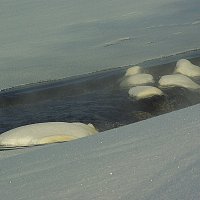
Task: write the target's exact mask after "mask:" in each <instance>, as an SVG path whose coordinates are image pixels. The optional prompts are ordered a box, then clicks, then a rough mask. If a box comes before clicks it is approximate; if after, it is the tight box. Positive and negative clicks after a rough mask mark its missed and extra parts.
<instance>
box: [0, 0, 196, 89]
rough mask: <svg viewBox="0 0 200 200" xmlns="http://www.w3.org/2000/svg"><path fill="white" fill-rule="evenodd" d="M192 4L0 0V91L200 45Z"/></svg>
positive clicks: (192, 1) (161, 0) (180, 1)
mask: <svg viewBox="0 0 200 200" xmlns="http://www.w3.org/2000/svg"><path fill="white" fill-rule="evenodd" d="M199 7H200V1H199V0H190V1H188V0H167V1H166V0H148V1H141V0H123V1H122V0H101V1H95V2H94V1H93V0H84V1H82V0H76V1H73V0H67V1H63V0H57V1H55V0H48V1H39V0H0V27H1V31H0V88H1V89H2V88H8V87H12V86H15V85H20V84H26V83H32V82H38V81H41V80H49V79H58V78H63V77H69V76H72V75H78V74H86V73H89V72H94V71H97V70H102V69H107V68H113V67H118V66H124V65H130V64H136V63H138V62H141V61H144V60H147V59H152V58H158V57H161V56H165V55H171V54H176V53H178V52H184V51H186V50H190V49H196V48H199V47H200V40H199V32H200V14H199Z"/></svg>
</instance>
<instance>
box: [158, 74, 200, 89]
mask: <svg viewBox="0 0 200 200" xmlns="http://www.w3.org/2000/svg"><path fill="white" fill-rule="evenodd" d="M159 84H160V86H161V87H183V88H187V89H194V90H195V89H199V88H200V85H198V84H197V83H195V82H194V81H193V80H191V79H190V78H188V77H187V76H184V75H182V74H172V75H165V76H162V77H161V79H160V80H159Z"/></svg>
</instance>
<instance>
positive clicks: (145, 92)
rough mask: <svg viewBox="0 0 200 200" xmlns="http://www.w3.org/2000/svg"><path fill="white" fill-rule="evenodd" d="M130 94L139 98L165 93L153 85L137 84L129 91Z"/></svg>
mask: <svg viewBox="0 0 200 200" xmlns="http://www.w3.org/2000/svg"><path fill="white" fill-rule="evenodd" d="M128 93H129V96H131V97H134V98H136V99H137V100H139V99H145V98H150V97H153V96H157V95H158V96H161V95H164V94H163V92H162V91H161V90H160V89H158V88H156V87H153V86H136V87H132V88H131V89H130V90H129V91H128Z"/></svg>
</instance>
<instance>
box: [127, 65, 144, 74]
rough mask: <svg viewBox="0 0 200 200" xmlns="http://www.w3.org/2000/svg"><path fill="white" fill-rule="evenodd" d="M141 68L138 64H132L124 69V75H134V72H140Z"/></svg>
mask: <svg viewBox="0 0 200 200" xmlns="http://www.w3.org/2000/svg"><path fill="white" fill-rule="evenodd" d="M141 69H142V68H141V67H140V66H133V67H130V68H128V69H127V70H126V74H125V76H131V75H135V74H139V73H141V71H142V70H141Z"/></svg>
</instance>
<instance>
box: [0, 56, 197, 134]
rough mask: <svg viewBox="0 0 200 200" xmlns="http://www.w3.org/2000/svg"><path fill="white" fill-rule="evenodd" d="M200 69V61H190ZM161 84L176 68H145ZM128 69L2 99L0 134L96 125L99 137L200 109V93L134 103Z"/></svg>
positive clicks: (170, 92)
mask: <svg viewBox="0 0 200 200" xmlns="http://www.w3.org/2000/svg"><path fill="white" fill-rule="evenodd" d="M190 60H191V61H192V62H193V63H194V64H198V65H200V59H199V57H197V58H193V59H190ZM144 65H146V66H145V68H144V69H145V72H147V73H150V74H152V75H153V76H154V78H155V80H156V83H155V85H156V86H157V81H158V80H159V78H160V77H161V76H162V75H165V74H171V73H172V72H173V69H174V66H175V62H170V63H165V64H157V65H155V63H154V64H153V63H150V64H148V63H146V64H145V63H144ZM126 69H127V67H124V68H118V69H113V70H107V71H103V72H97V73H93V74H89V75H84V76H79V77H72V78H69V79H63V80H58V81H52V82H46V83H38V84H35V85H29V86H23V87H18V88H13V89H9V90H7V91H2V92H1V93H0V133H3V132H5V131H7V130H10V129H12V128H16V127H19V126H22V125H27V124H31V123H39V122H50V121H51V122H52V121H64V122H78V121H79V122H83V123H92V124H94V126H95V127H96V128H97V129H98V130H99V131H104V130H108V129H112V128H115V127H119V126H123V125H127V124H130V123H134V122H137V121H140V120H145V119H147V118H150V117H154V116H157V115H161V114H163V113H167V112H171V111H174V110H178V109H181V108H185V107H188V106H191V105H194V104H197V103H200V92H199V91H197V92H194V91H190V90H187V89H183V88H173V89H167V90H163V91H164V93H165V94H166V95H165V96H164V97H154V98H151V99H146V100H140V101H135V100H134V99H132V98H130V97H129V96H128V90H126V89H120V87H119V83H120V79H121V78H122V77H123V75H124V73H125V70H126ZM196 82H198V83H200V81H199V80H196Z"/></svg>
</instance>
